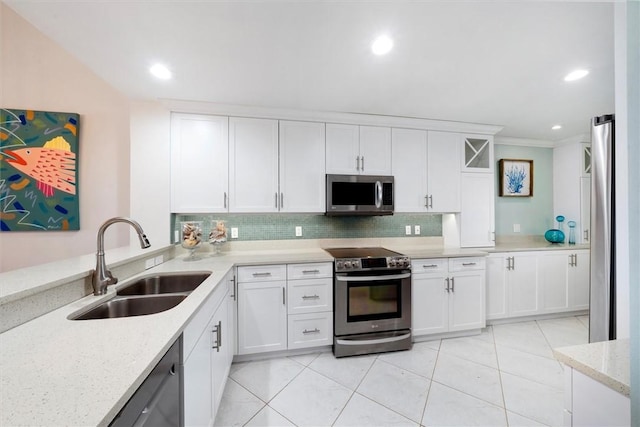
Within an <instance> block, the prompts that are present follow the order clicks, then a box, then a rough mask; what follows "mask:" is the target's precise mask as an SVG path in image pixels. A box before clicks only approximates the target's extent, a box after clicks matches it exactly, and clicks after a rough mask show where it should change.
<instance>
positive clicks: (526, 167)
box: [498, 159, 533, 197]
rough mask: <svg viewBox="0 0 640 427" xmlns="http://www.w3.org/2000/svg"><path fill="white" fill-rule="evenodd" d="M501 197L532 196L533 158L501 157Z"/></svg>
mask: <svg viewBox="0 0 640 427" xmlns="http://www.w3.org/2000/svg"><path fill="white" fill-rule="evenodd" d="M498 164H499V166H500V167H499V169H500V186H499V195H500V196H501V197H533V160H517V159H501V160H500V161H499V162H498Z"/></svg>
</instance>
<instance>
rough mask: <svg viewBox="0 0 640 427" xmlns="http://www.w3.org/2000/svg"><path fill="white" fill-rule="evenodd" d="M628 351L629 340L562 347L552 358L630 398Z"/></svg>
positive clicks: (555, 351)
mask: <svg viewBox="0 0 640 427" xmlns="http://www.w3.org/2000/svg"><path fill="white" fill-rule="evenodd" d="M629 351H630V350H629V340H628V339H619V340H614V341H603V342H595V343H590V344H582V345H574V346H570V347H559V348H556V349H554V350H553V354H554V356H555V358H556V359H558V360H559V361H560V362H562V363H564V364H565V365H567V366H570V367H571V368H573V369H575V370H577V371H579V372H581V373H583V374H585V375H586V376H588V377H590V378H593V379H594V380H596V381H598V382H600V383H602V384H604V385H606V386H607V387H609V388H611V389H613V390H615V391H617V392H618V393H621V394H623V395H625V396H627V397H628V396H629V394H630V391H631V388H630V373H629V372H630V371H629V357H630V353H629Z"/></svg>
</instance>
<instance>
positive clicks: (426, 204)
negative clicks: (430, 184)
mask: <svg viewBox="0 0 640 427" xmlns="http://www.w3.org/2000/svg"><path fill="white" fill-rule="evenodd" d="M424 207H425V208H427V209H429V195H428V194H425V195H424Z"/></svg>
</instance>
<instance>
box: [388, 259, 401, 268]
mask: <svg viewBox="0 0 640 427" xmlns="http://www.w3.org/2000/svg"><path fill="white" fill-rule="evenodd" d="M388 264H389V267H395V266H396V260H395V259H394V258H391V259H390V260H389V263H388ZM398 266H400V263H398Z"/></svg>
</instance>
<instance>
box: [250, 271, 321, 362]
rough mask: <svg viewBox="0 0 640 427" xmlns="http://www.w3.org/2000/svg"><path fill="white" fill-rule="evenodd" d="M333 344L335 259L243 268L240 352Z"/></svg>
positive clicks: (251, 352) (260, 351)
mask: <svg viewBox="0 0 640 427" xmlns="http://www.w3.org/2000/svg"><path fill="white" fill-rule="evenodd" d="M332 342H333V264H332V263H309V264H290V265H264V266H247V267H238V354H240V355H246V354H253V353H263V352H270V351H278V350H287V349H298V348H307V347H318V346H324V345H330V344H331V343H332Z"/></svg>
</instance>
